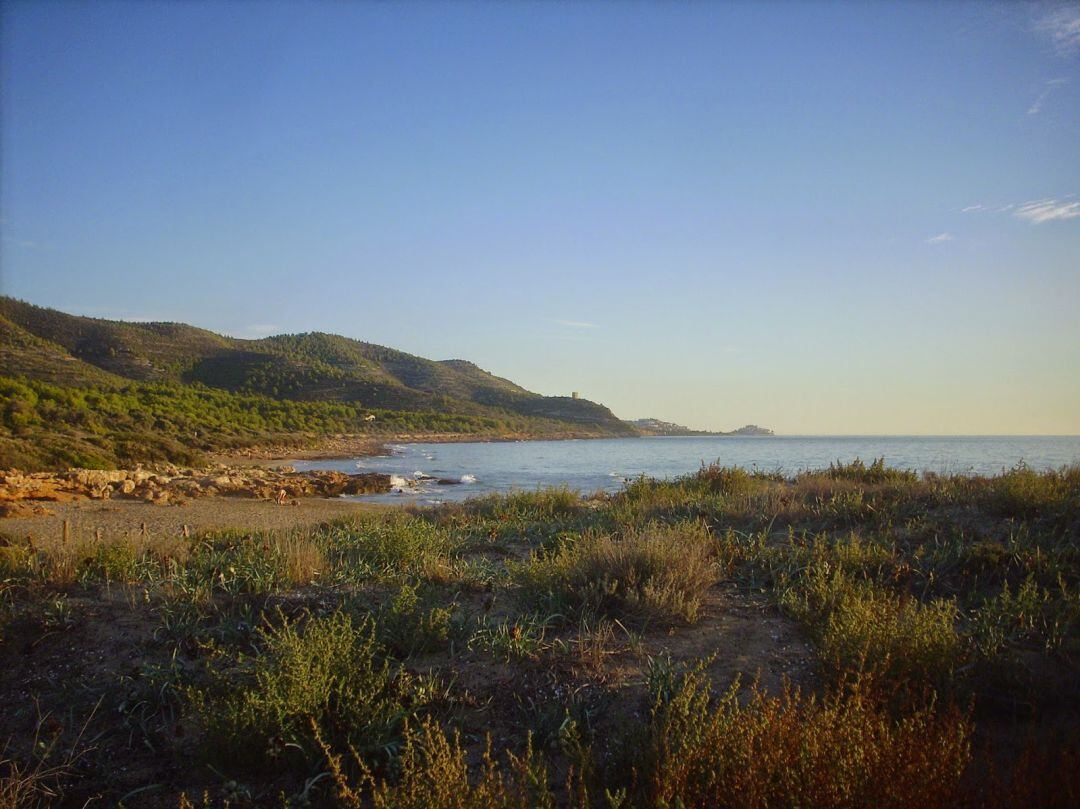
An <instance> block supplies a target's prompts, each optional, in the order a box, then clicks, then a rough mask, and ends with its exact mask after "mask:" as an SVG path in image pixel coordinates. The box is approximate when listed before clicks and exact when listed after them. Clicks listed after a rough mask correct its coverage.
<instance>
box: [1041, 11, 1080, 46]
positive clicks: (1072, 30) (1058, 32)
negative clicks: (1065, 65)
mask: <svg viewBox="0 0 1080 809" xmlns="http://www.w3.org/2000/svg"><path fill="white" fill-rule="evenodd" d="M1035 30H1037V31H1041V32H1042V33H1044V34H1046V35H1047V36H1049V37H1050V41H1051V42H1052V43H1053V44H1054V48H1055V49H1056V50H1057V52H1058V53H1059V54H1061V55H1062V56H1071V55H1073V54H1075V53H1080V3H1068V4H1065V5H1062V6H1059V7H1057V8H1055V9H1054V10H1053V11H1051V12H1050V13H1049V14H1045V15H1043V16H1042V17H1040V18H1039V20H1038V21H1037V22H1036V23H1035Z"/></svg>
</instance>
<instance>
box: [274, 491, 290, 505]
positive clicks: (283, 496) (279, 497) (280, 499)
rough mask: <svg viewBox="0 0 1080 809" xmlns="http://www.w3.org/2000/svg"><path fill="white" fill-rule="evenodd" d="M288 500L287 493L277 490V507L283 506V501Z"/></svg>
mask: <svg viewBox="0 0 1080 809" xmlns="http://www.w3.org/2000/svg"><path fill="white" fill-rule="evenodd" d="M288 499H289V493H288V492H286V491H285V490H284V489H279V490H278V493H277V504H278V505H279V506H283V505H285V501H286V500H288Z"/></svg>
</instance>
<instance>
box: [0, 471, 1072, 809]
mask: <svg viewBox="0 0 1080 809" xmlns="http://www.w3.org/2000/svg"><path fill="white" fill-rule="evenodd" d="M1078 538H1080V470H1077V469H1065V470H1061V471H1057V472H1046V473H1036V472H1034V471H1031V470H1028V469H1026V468H1022V467H1021V468H1017V469H1014V470H1011V471H1009V472H1006V473H1003V474H1001V475H997V476H994V477H965V476H956V477H942V476H921V477H920V476H916V475H914V474H911V473H908V472H903V471H898V470H894V469H890V468H888V467H887V466H885V464H884V463H882V462H878V463H875V464H871V465H864V464H862V463H858V462H857V463H855V464H850V465H837V466H833V467H831V468H830V469H827V470H821V471H817V472H807V473H802V474H799V475H798V476H796V477H794V478H785V477H784V476H782V475H779V474H767V473H761V472H756V471H747V470H743V469H732V468H721V467H718V466H709V467H704V468H702V469H701V470H700V471H699V472H698V473H695V474H691V475H688V476H686V477H684V478H681V479H677V480H672V481H656V480H649V479H640V480H637V481H634V482H632V483H630V484H628V485H627V486H626V487H625V489H624V490H623V491H621V492H620V493H618V494H614V495H594V496H585V497H582V496H579V495H578V494H577V493H575V492H571V491H566V490H558V489H556V490H545V491H537V492H520V493H513V494H509V495H503V496H491V497H486V498H480V499H476V500H472V501H468V502H466V503H464V504H459V505H445V506H441V507H438V508H434V509H427V510H409V511H405V510H387V511H385V512H371V513H366V514H362V515H358V516H356V517H352V518H349V519H347V520H339V521H336V522H329V523H326V524H323V525H321V526H318V527H315V528H312V529H307V530H302V531H300V530H298V531H291V532H282V533H257V532H250V531H244V530H236V531H230V532H216V533H210V534H203V535H199V536H194V537H192V538H184V537H179V536H177V537H173V536H154V535H146V536H143V535H139V536H136V537H118V536H96V535H93V534H87V535H82V534H80V533H78V532H75V533H73V534H72V535H71V536H68V537H66V538H65V537H51V538H36V539H34V540H33V541H27V540H26V539H25V538H22V537H15V536H12V537H7V538H5V539H4V540H3V545H2V546H0V581H2V584H0V635H2V639H0V699H2V700H3V705H4V706H5V708H4V710H3V711H2V712H0V745H3V744H4V742H5V741H6V748H3V752H0V761H2V763H0V806H82V805H84V804H85V803H86V802H87V801H90V800H92V799H93V800H95V801H98V802H100V803H101V804H102V805H122V806H127V807H135V806H150V807H155V806H162V807H165V806H168V807H225V806H229V807H246V806H273V807H286V806H287V807H300V806H343V807H367V806H374V807H484V809H490V808H491V807H534V806H553V807H554V806H576V807H584V806H591V807H608V808H609V809H613V808H614V807H715V806H727V807H771V806H794V805H798V806H804V807H838V806H845V807H859V806H884V807H889V806H896V807H899V806H912V805H920V806H926V807H936V806H1001V807H1019V806H1035V805H1039V806H1053V805H1059V806H1066V805H1076V801H1077V798H1078V797H1080V794H1078V790H1080V766H1078V764H1080V761H1078V756H1077V753H1078V751H1080V747H1078V745H1077V742H1078V739H1077V731H1076V728H1077V727H1078V725H1077V718H1078V716H1077V713H1078V707H1080V706H1078V702H1077V694H1078V693H1080V691H1078V688H1077V686H1078V685H1080V682H1078V677H1077V664H1078V662H1080V661H1078V656H1077V655H1078V652H1080V645H1078V632H1077V626H1078V625H1077V621H1078V618H1080V598H1078V596H1077V588H1078V586H1080V545H1078Z"/></svg>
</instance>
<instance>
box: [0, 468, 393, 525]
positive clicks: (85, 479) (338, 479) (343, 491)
mask: <svg viewBox="0 0 1080 809" xmlns="http://www.w3.org/2000/svg"><path fill="white" fill-rule="evenodd" d="M388 491H390V476H389V475H381V474H377V473H371V472H369V473H364V474H359V475H347V474H345V473H344V472H334V471H311V472H297V471H295V470H294V469H293V468H292V467H288V466H285V467H280V468H278V469H264V468H259V467H246V468H230V467H225V466H216V467H212V468H209V469H185V468H182V467H176V466H171V465H166V466H161V467H157V468H154V469H142V468H136V469H133V470H108V471H106V470H100V469H72V470H70V471H68V472H34V473H24V472H19V471H17V470H9V471H0V516H4V515H6V514H15V513H19V514H28V513H33V512H34V509H33V508H29V507H23V506H22V505H20V506H19V507H18V508H16V504H31V503H36V504H40V503H41V502H53V503H63V502H67V501H70V500H81V499H91V500H108V499H111V498H123V499H134V500H144V501H146V502H148V503H157V504H160V505H166V504H168V503H175V502H181V501H183V500H186V499H188V498H192V497H208V496H215V495H216V496H226V497H250V498H257V499H263V500H273V499H278V498H279V496H280V494H281V492H284V493H285V494H284V497H285V498H288V499H293V498H297V497H339V496H341V495H351V494H372V493H378V492H388ZM39 508H40V507H39Z"/></svg>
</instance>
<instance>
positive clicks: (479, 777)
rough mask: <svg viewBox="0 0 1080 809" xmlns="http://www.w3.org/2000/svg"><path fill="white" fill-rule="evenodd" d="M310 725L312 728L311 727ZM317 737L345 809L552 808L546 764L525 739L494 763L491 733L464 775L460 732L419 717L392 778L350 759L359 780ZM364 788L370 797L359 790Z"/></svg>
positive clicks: (465, 764)
mask: <svg viewBox="0 0 1080 809" xmlns="http://www.w3.org/2000/svg"><path fill="white" fill-rule="evenodd" d="M317 730H318V729H317V728H316V732H317ZM319 743H320V745H321V747H322V749H323V752H324V754H325V755H326V758H327V761H328V762H329V769H330V774H331V777H332V778H333V779H334V783H335V786H336V787H337V795H336V797H337V802H338V805H340V806H342V807H346V809H360V807H369V806H370V807H372V808H373V809H552V808H553V807H554V806H555V802H554V800H553V798H552V795H551V793H550V792H549V790H548V784H547V782H548V776H547V768H546V766H545V765H544V763H543V761H542V760H541V759H540V757H539V756H537V755H536V754H535V753H534V752H533V749H532V744H531V742H530V743H529V744H527V745H526V748H525V752H524V754H523V755H521V756H515V755H513V754H508V757H507V759H508V760H507V764H506V765H505V766H504V767H500V766H499V765H498V763H497V762H496V761H495V759H494V757H493V756H492V753H491V739H490V737H489V738H488V743H487V748H486V749H485V751H484V754H483V758H482V759H481V761H480V763H479V765H478V766H474V767H473V768H472V769H473V772H472V773H471V775H472V777H470V766H469V763H468V757H467V754H466V751H465V750H464V749H463V748H462V746H461V737H460V736H459V735H458V734H457V733H455V734H454V735H453V736H452V737H450V738H447V736H446V734H444V733H443V731H442V730H441V729H440V728H439V727H438V726H437V725H435V724H434V723H431V722H424V723H422V724H421V726H420V729H419V730H417V731H410V732H408V733H407V734H406V736H405V744H404V747H403V749H402V752H401V759H400V762H399V768H400V776H399V777H398V779H397V780H396V781H392V780H390V779H377V778H376V777H375V776H374V775H373V774H372V771H371V769H370V767H368V765H367V763H366V762H364V761H363V760H362V759H360V758H357V757H355V756H354V761H353V764H354V765H355V767H356V768H357V769H359V770H360V772H361V777H360V778H359V786H355V785H354V783H355V782H354V781H353V780H352V779H351V778H350V777H349V775H348V772H347V768H346V766H345V764H344V763H343V757H342V755H341V754H336V753H334V752H333V749H332V748H331V746H330V745H328V744H327V743H326V742H325V741H324V740H323V739H322V738H321V737H320V738H319ZM368 790H370V800H368V799H367V798H366V795H365V793H366V792H367V791H368Z"/></svg>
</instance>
